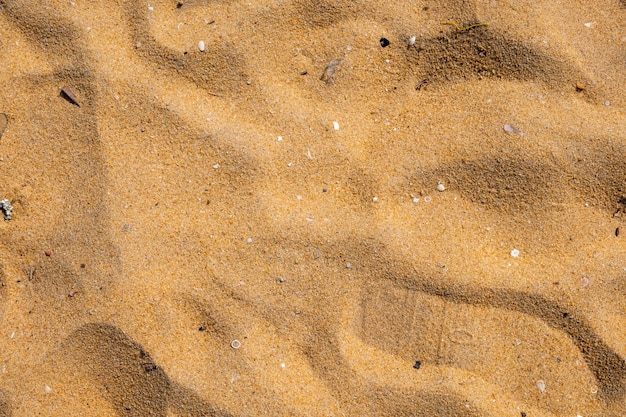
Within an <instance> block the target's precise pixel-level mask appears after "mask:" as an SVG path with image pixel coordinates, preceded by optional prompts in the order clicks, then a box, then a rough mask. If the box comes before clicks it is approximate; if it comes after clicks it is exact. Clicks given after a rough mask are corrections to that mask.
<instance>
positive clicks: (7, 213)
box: [0, 132, 13, 221]
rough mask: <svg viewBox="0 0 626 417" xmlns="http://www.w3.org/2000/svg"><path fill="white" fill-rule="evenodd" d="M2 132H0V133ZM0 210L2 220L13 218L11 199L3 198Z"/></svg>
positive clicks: (0, 202)
mask: <svg viewBox="0 0 626 417" xmlns="http://www.w3.org/2000/svg"><path fill="white" fill-rule="evenodd" d="M1 133H2V132H0V134H1ZM0 210H2V211H3V212H4V220H6V221H9V220H11V219H12V218H13V206H12V205H11V201H9V200H8V199H6V198H5V199H4V200H2V201H0Z"/></svg>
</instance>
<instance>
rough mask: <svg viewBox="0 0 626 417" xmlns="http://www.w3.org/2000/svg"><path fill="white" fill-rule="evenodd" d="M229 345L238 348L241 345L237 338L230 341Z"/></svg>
mask: <svg viewBox="0 0 626 417" xmlns="http://www.w3.org/2000/svg"><path fill="white" fill-rule="evenodd" d="M230 347H231V348H233V349H239V348H240V347H241V342H240V341H239V340H237V339H235V340H233V341H232V342H230Z"/></svg>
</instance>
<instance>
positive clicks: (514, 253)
mask: <svg viewBox="0 0 626 417" xmlns="http://www.w3.org/2000/svg"><path fill="white" fill-rule="evenodd" d="M511 256H512V257H514V258H517V257H518V256H519V250H518V249H513V250H512V251H511Z"/></svg>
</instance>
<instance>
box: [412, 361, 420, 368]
mask: <svg viewBox="0 0 626 417" xmlns="http://www.w3.org/2000/svg"><path fill="white" fill-rule="evenodd" d="M421 367H422V362H421V361H416V362H415V365H413V368H415V369H420V368H421Z"/></svg>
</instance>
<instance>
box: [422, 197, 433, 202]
mask: <svg viewBox="0 0 626 417" xmlns="http://www.w3.org/2000/svg"><path fill="white" fill-rule="evenodd" d="M424 201H425V202H426V203H430V202H431V201H433V198H432V197H431V196H429V195H427V196H426V197H424Z"/></svg>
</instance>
